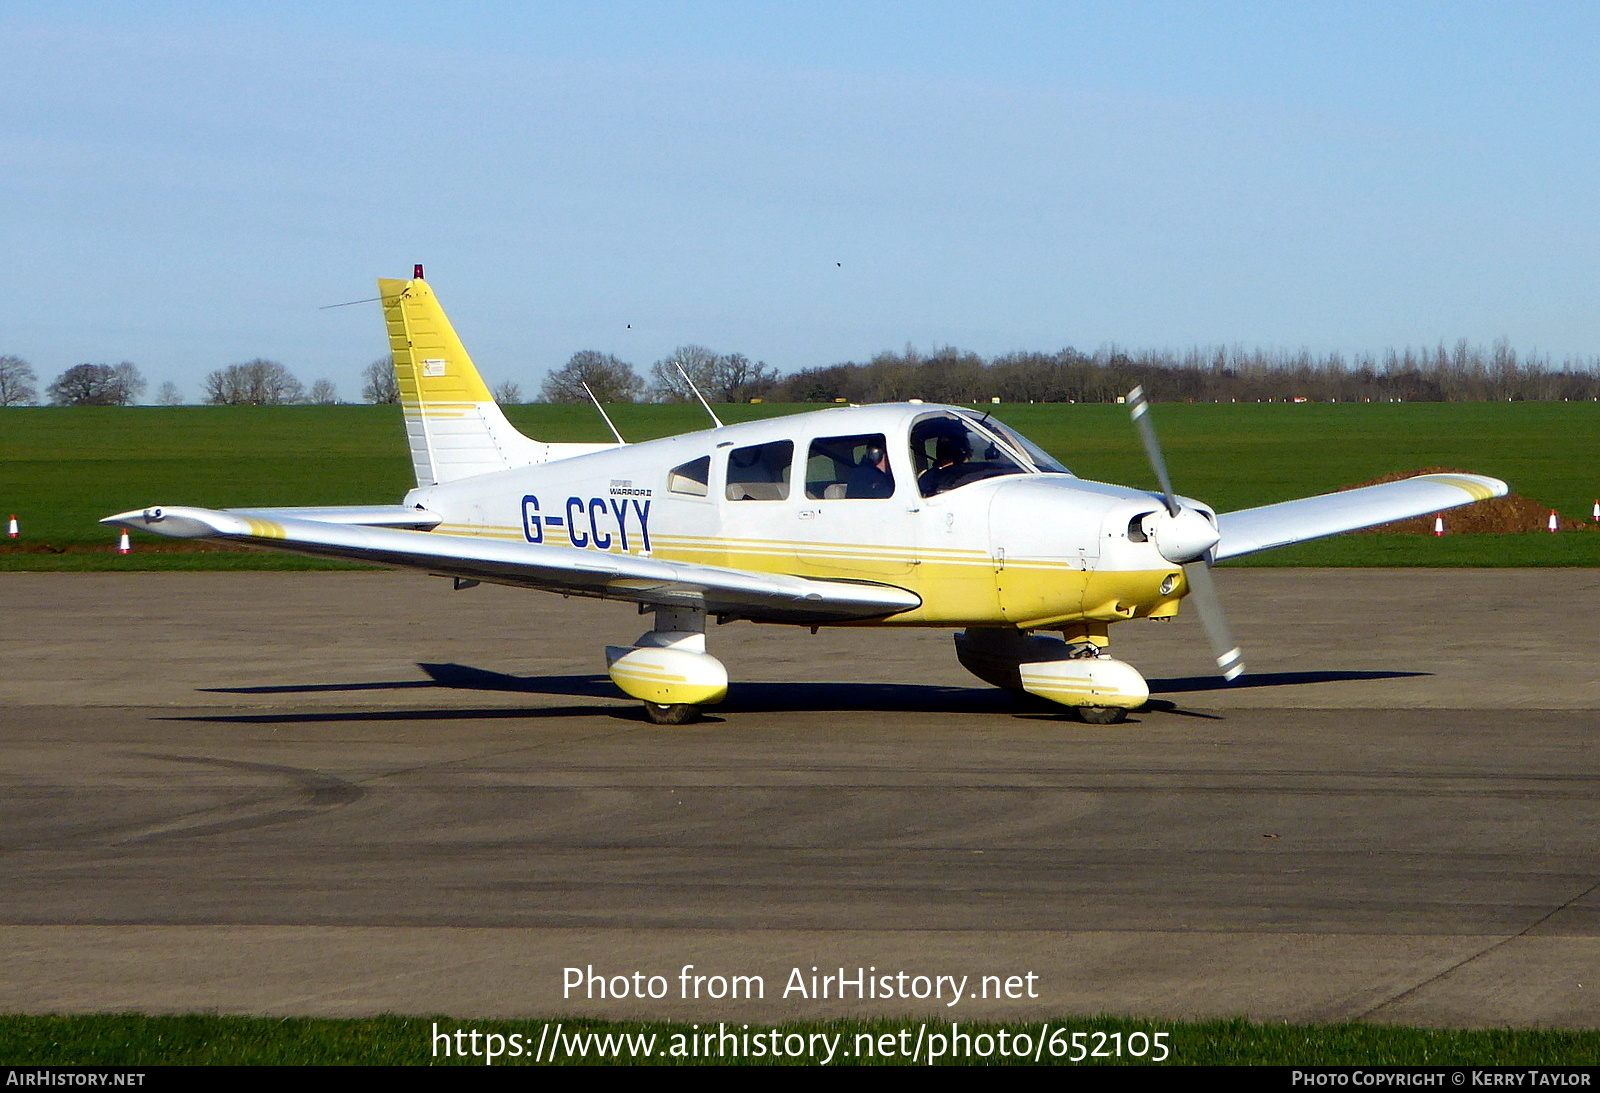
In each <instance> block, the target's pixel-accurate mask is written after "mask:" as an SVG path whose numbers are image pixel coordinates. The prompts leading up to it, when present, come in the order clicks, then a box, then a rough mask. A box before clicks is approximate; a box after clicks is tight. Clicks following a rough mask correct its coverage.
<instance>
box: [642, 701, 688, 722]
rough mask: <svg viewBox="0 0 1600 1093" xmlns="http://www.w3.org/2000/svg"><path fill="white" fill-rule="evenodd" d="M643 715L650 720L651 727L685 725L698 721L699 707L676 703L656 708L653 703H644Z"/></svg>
mask: <svg viewBox="0 0 1600 1093" xmlns="http://www.w3.org/2000/svg"><path fill="white" fill-rule="evenodd" d="M644 715H645V717H647V718H649V719H650V723H651V724H652V725H687V724H688V723H689V722H691V721H696V720H699V717H700V707H699V706H693V705H690V704H689V703H687V702H678V703H674V704H672V705H670V706H658V705H657V704H656V703H654V702H646V703H645V704H644Z"/></svg>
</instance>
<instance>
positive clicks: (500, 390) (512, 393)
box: [493, 380, 522, 406]
mask: <svg viewBox="0 0 1600 1093" xmlns="http://www.w3.org/2000/svg"><path fill="white" fill-rule="evenodd" d="M493 394H494V400H495V401H496V402H498V403H499V404H500V405H502V406H515V405H517V404H518V403H520V402H521V401H522V388H521V387H520V386H518V385H517V384H516V383H515V382H513V381H512V380H506V381H504V382H503V383H501V384H500V385H499V386H498V387H496V388H495V389H494V392H493Z"/></svg>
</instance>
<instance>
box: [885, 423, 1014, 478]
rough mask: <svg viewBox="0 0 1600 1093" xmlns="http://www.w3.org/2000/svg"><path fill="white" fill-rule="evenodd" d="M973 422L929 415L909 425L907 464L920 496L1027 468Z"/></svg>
mask: <svg viewBox="0 0 1600 1093" xmlns="http://www.w3.org/2000/svg"><path fill="white" fill-rule="evenodd" d="M1009 446H1010V445H1009V444H1003V443H1001V442H1000V441H998V440H997V439H996V438H995V437H994V436H993V435H992V434H990V433H988V432H985V431H984V430H983V428H982V427H981V426H979V425H978V424H977V423H976V422H973V421H970V420H968V419H966V418H964V417H961V416H959V415H957V414H952V413H938V414H929V415H927V416H926V417H922V418H918V419H917V420H916V421H915V422H914V423H913V424H912V426H911V465H912V466H913V467H915V468H916V471H917V489H919V490H920V491H921V492H922V496H924V497H932V496H934V495H935V494H940V493H944V492H945V491H946V490H953V489H955V488H956V487H958V486H965V485H966V484H967V483H969V482H977V481H980V480H982V479H985V478H995V477H998V476H1000V475H1003V474H1027V473H1028V468H1027V467H1025V466H1023V465H1022V464H1021V463H1019V462H1018V461H1017V458H1016V456H1014V455H1012V454H1011V453H1008V452H1007V451H1006V448H1007V447H1009Z"/></svg>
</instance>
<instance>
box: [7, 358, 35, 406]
mask: <svg viewBox="0 0 1600 1093" xmlns="http://www.w3.org/2000/svg"><path fill="white" fill-rule="evenodd" d="M38 378H39V377H38V376H36V375H34V374H33V365H31V364H29V363H28V362H27V361H25V360H23V359H22V358H21V357H12V356H5V357H0V406H32V405H33V403H34V402H35V401H36V400H37V399H38V397H39V393H38V391H37V390H35V389H34V386H33V385H34V383H35V382H36V381H37V380H38Z"/></svg>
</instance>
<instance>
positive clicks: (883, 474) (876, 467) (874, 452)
mask: <svg viewBox="0 0 1600 1093" xmlns="http://www.w3.org/2000/svg"><path fill="white" fill-rule="evenodd" d="M874 441H875V443H872V444H869V445H867V447H866V449H865V450H864V451H863V452H862V453H861V460H860V462H858V463H857V464H856V465H855V467H854V469H852V470H851V472H850V480H849V482H848V483H846V484H845V489H844V495H845V496H846V497H868V498H875V497H889V496H891V495H892V494H893V493H894V475H893V473H892V472H891V471H890V470H889V453H888V451H887V450H885V448H884V446H883V438H882V437H881V436H879V437H875V438H874Z"/></svg>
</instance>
